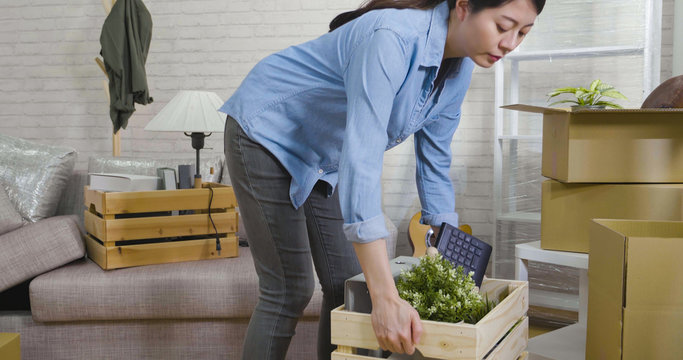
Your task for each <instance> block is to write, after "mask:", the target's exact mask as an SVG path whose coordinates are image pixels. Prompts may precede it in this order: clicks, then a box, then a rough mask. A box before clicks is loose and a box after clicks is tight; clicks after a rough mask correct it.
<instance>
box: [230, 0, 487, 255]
mask: <svg viewBox="0 0 683 360" xmlns="http://www.w3.org/2000/svg"><path fill="white" fill-rule="evenodd" d="M448 14H449V10H448V6H447V4H446V2H445V1H444V2H443V3H441V4H440V5H438V6H437V7H435V8H434V9H429V10H416V9H403V10H397V9H382V10H374V11H370V12H368V13H366V14H364V15H363V16H361V17H359V18H357V19H355V20H353V21H351V22H349V23H347V24H345V25H343V26H342V27H340V28H338V29H336V30H334V31H332V32H330V33H327V34H325V35H323V36H321V37H319V38H317V39H315V40H311V41H308V42H306V43H303V44H301V45H297V46H292V47H289V48H287V49H285V50H282V51H280V52H278V53H275V54H273V55H270V56H268V57H266V58H265V59H263V60H262V61H261V62H259V63H258V64H257V65H256V66H255V67H254V68H253V69H252V70H251V72H250V73H249V74H248V75H247V77H246V78H245V79H244V81H243V82H242V84H241V85H240V87H239V88H238V89H237V90H236V91H235V93H234V94H233V95H232V97H230V99H228V101H227V102H226V103H225V104H224V105H223V106H222V107H221V108H220V111H221V112H224V113H226V114H228V115H230V116H232V117H233V118H235V119H236V120H237V121H238V122H239V124H240V125H241V127H242V128H243V130H244V131H245V132H246V133H247V135H249V137H250V138H251V139H253V140H254V141H256V142H258V143H260V144H261V145H263V146H264V147H265V148H266V149H268V150H269V151H270V152H271V153H273V155H275V156H276V157H277V158H278V159H279V160H280V162H281V163H282V165H283V166H284V167H285V168H286V169H287V171H288V172H289V173H290V174H291V175H292V182H291V186H290V194H289V195H290V198H291V201H292V205H293V206H294V207H296V208H298V207H299V206H301V205H302V204H303V203H304V202H305V200H306V198H307V197H308V195H309V194H310V192H311V190H312V189H313V186H314V185H315V183H316V182H317V181H318V180H323V181H325V182H327V183H329V184H330V185H331V186H330V189H331V191H333V189H334V188H335V187H337V186H338V188H337V191H339V199H340V205H341V210H342V214H343V216H344V223H345V224H344V232H345V234H346V237H347V239H348V240H351V241H355V242H360V243H365V242H371V241H374V240H377V239H379V238H384V237H386V236H387V235H388V232H387V230H386V226H385V224H384V216H383V214H382V207H381V206H382V187H381V175H382V160H383V155H384V151H386V150H388V149H390V148H392V147H394V146H396V145H398V144H400V143H401V142H403V141H405V140H406V139H407V138H408V137H409V136H410V135H411V134H414V135H415V138H414V140H415V141H414V142H415V154H416V163H417V169H416V181H417V190H418V194H419V196H420V200H421V203H422V220H423V223H426V224H431V225H440V224H441V222H447V223H450V224H452V225H455V226H457V225H458V215H457V213H456V212H455V193H454V191H453V186H452V184H451V180H450V177H449V174H448V173H449V168H450V163H451V150H450V144H451V140H452V137H453V133H454V132H455V129H456V128H457V127H458V123H459V121H460V105H461V104H462V101H463V98H464V96H465V93H466V91H467V88H468V87H469V83H470V78H471V76H472V70H473V67H474V64H473V62H472V61H471V60H470V59H469V58H460V59H452V60H450V61H444V62H443V66H448V69H447V72H446V76H445V80H444V81H443V82H442V86H435V85H438V84H435V83H434V80H435V79H436V77H437V74H438V71H439V67H440V66H442V58H443V52H444V46H445V41H446V33H447V29H448V26H447V24H448Z"/></svg>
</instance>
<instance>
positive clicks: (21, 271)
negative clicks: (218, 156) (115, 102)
mask: <svg viewBox="0 0 683 360" xmlns="http://www.w3.org/2000/svg"><path fill="white" fill-rule="evenodd" d="M117 159H119V160H118V161H117ZM218 162H219V163H220V165H218V168H219V169H220V171H217V172H216V173H215V174H214V176H215V178H214V179H213V180H216V181H220V182H223V183H226V182H228V180H227V179H228V176H227V169H224V165H223V162H222V161H220V160H219V161H218ZM174 163H176V164H177V163H178V162H177V161H175V162H174ZM190 163H191V161H190ZM168 165H171V164H169V163H168V161H166V162H164V161H149V160H141V159H120V158H116V159H110V158H98V159H91V160H90V164H89V171H103V170H109V171H112V170H115V171H118V172H131V173H140V172H141V169H143V168H145V167H149V168H150V169H153V168H155V167H158V166H168ZM206 165H207V164H203V165H202V167H203V168H204V167H205V166H206ZM86 184H87V172H86V171H75V172H74V173H73V175H72V176H71V179H70V180H69V182H68V186H67V189H66V191H65V192H64V193H63V195H62V197H61V200H60V203H59V206H58V210H57V215H56V216H53V217H50V218H48V219H44V220H40V221H38V222H36V223H32V224H29V225H25V226H23V227H21V228H19V229H17V230H14V231H12V232H9V233H6V234H4V235H1V236H0V274H2V276H1V278H2V280H1V281H0V292H3V291H7V293H13V294H14V293H20V292H21V289H20V288H21V284H22V283H23V284H24V285H25V284H28V298H29V301H30V310H0V332H15V333H20V334H21V350H22V358H23V359H41V360H42V359H238V358H240V357H241V349H242V342H243V339H244V335H245V332H246V327H247V324H248V322H249V317H250V315H251V312H252V311H253V308H254V305H255V304H256V301H257V296H258V279H257V276H256V273H255V270H254V267H253V264H252V260H251V253H250V250H249V248H248V247H240V249H239V256H238V257H236V258H230V259H219V260H204V261H192V262H182V263H172V264H160V265H149V266H139V267H132V268H125V269H118V270H110V271H104V270H102V269H101V268H100V267H99V266H98V265H97V264H95V263H94V262H92V261H91V260H90V259H88V258H87V257H86V252H85V247H84V242H83V238H82V232H83V219H82V218H83V214H82V213H83V210H84V208H83V186H84V185H86ZM387 226H388V229H389V231H390V233H391V236H390V239H389V241H387V243H388V244H387V248H388V251H389V256H390V257H393V255H394V249H395V241H396V237H397V231H396V227H395V226H394V225H393V224H392V223H391V222H390V221H388V220H387ZM242 236H244V234H242ZM16 289H19V290H16ZM12 291H14V292H12ZM0 295H2V294H1V293H0ZM17 296H21V295H17ZM321 298H322V296H321V292H320V289H319V285H318V287H317V289H316V291H315V294H314V296H313V299H312V300H311V302H310V303H309V305H308V306H307V307H306V309H305V311H304V315H303V318H302V319H301V320H300V322H299V325H298V326H297V331H296V336H295V337H294V339H293V341H292V345H291V346H290V351H289V353H288V358H289V359H314V358H315V354H316V350H315V346H316V341H315V338H316V336H317V326H318V318H319V312H320V306H321V300H322V299H321Z"/></svg>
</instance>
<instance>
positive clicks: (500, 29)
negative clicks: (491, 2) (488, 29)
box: [496, 24, 507, 33]
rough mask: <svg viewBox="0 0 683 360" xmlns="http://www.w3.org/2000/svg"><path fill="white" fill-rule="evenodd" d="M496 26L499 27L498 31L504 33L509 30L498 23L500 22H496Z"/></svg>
mask: <svg viewBox="0 0 683 360" xmlns="http://www.w3.org/2000/svg"><path fill="white" fill-rule="evenodd" d="M496 27H497V28H498V31H500V32H502V33H503V32H506V31H507V30H505V29H503V27H502V26H500V25H498V24H496Z"/></svg>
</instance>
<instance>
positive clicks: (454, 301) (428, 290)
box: [396, 254, 507, 324]
mask: <svg viewBox="0 0 683 360" xmlns="http://www.w3.org/2000/svg"><path fill="white" fill-rule="evenodd" d="M396 288H397V289H398V293H399V296H400V297H401V298H402V299H403V300H406V301H407V302H408V303H410V304H411V305H412V306H413V307H414V308H415V309H416V310H417V312H418V313H419V314H420V318H421V319H423V320H433V321H441V322H447V323H458V322H461V321H464V322H466V323H468V324H476V323H477V322H478V321H479V320H480V319H481V318H483V317H484V315H486V314H487V313H488V312H489V311H491V309H493V308H494V307H495V306H496V303H497V302H494V301H489V299H488V296H487V295H485V296H484V297H482V295H481V294H480V293H479V288H477V286H476V285H475V283H474V280H473V279H472V273H469V274H465V273H464V272H463V269H462V266H458V267H457V268H453V264H452V263H451V262H450V261H448V260H446V259H444V258H443V257H442V256H441V255H438V254H437V255H431V256H430V255H427V256H423V257H421V258H420V263H419V264H418V265H415V266H413V267H412V268H411V269H410V270H409V271H404V272H403V273H402V274H401V276H400V277H399V278H398V280H397V281H396ZM505 295H507V294H505Z"/></svg>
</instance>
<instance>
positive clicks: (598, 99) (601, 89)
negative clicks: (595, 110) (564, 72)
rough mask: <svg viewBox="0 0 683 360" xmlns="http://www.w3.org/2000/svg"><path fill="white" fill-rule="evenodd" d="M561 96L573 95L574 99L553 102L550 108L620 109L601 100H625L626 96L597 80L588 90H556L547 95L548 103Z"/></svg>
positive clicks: (581, 88)
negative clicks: (569, 104)
mask: <svg viewBox="0 0 683 360" xmlns="http://www.w3.org/2000/svg"><path fill="white" fill-rule="evenodd" d="M561 94H573V95H574V96H575V97H576V98H575V99H569V100H560V101H555V102H554V103H552V104H550V106H553V105H555V104H563V103H572V104H576V105H575V106H602V107H612V108H616V109H621V108H622V106H621V105H619V104H616V103H613V102H611V101H606V100H602V99H603V98H606V97H608V98H613V99H622V100H627V98H626V96H624V95H623V94H622V93H620V92H619V91H617V90H616V89H615V88H614V86H612V85H608V84H605V83H603V82H602V81H600V80H599V79H598V80H593V82H591V84H590V86H589V87H588V89H586V88H585V87H564V88H557V89H555V90H553V91H551V92H550V93H548V101H550V99H552V98H554V97H555V96H558V95H561Z"/></svg>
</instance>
